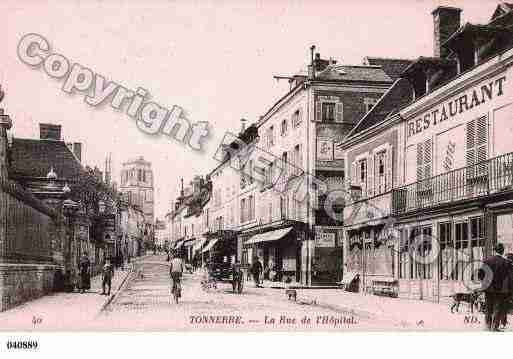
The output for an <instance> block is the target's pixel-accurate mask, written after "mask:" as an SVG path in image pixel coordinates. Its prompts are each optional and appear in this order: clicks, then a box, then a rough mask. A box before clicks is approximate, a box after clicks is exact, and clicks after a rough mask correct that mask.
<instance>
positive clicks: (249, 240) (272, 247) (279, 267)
mask: <svg viewBox="0 0 513 359" xmlns="http://www.w3.org/2000/svg"><path fill="white" fill-rule="evenodd" d="M304 233H305V232H304V224H303V223H301V222H295V221H280V222H279V223H277V224H275V225H271V226H266V227H263V228H262V227H259V228H255V229H250V230H247V231H244V232H242V233H241V234H240V238H241V241H242V244H243V247H242V263H243V265H244V266H245V267H249V266H250V265H251V264H252V263H253V262H254V260H255V258H258V259H259V260H260V262H261V263H262V265H263V268H264V279H265V280H271V281H276V282H286V283H290V282H300V280H301V243H302V242H301V239H302V238H304Z"/></svg>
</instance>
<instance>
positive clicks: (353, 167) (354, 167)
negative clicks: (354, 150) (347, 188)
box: [351, 161, 358, 185]
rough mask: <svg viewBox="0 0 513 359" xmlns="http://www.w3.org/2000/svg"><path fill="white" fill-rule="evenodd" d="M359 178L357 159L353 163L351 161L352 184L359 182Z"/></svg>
mask: <svg viewBox="0 0 513 359" xmlns="http://www.w3.org/2000/svg"><path fill="white" fill-rule="evenodd" d="M357 178H358V174H357V165H356V161H353V163H351V184H352V185H356V184H357Z"/></svg>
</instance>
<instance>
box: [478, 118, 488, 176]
mask: <svg viewBox="0 0 513 359" xmlns="http://www.w3.org/2000/svg"><path fill="white" fill-rule="evenodd" d="M487 155H488V123H487V118H486V116H485V117H481V118H478V119H477V126H476V163H479V162H484V161H486V159H487V157H488V156H487ZM478 171H479V172H480V174H483V172H485V171H486V165H485V164H483V165H480V166H479V167H478Z"/></svg>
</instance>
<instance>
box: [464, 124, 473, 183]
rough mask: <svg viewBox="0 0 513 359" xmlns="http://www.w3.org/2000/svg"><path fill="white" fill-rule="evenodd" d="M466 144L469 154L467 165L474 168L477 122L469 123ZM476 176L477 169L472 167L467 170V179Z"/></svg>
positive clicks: (467, 155) (467, 154)
mask: <svg viewBox="0 0 513 359" xmlns="http://www.w3.org/2000/svg"><path fill="white" fill-rule="evenodd" d="M465 137H466V144H467V153H466V162H467V163H466V165H467V166H473V165H474V164H475V163H476V162H475V160H476V121H475V120H472V121H469V122H467V126H466V131H465ZM474 174H475V168H474V167H470V168H467V177H473V176H474Z"/></svg>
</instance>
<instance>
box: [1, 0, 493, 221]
mask: <svg viewBox="0 0 513 359" xmlns="http://www.w3.org/2000/svg"><path fill="white" fill-rule="evenodd" d="M498 3H499V1H497V0H467V1H456V0H453V1H451V0H447V1H446V0H443V1H433V0H431V1H420V0H419V1H415V0H411V1H399V0H379V1H378V0H373V1H371V0H358V1H356V0H348V1H342V0H338V1H337V0H320V1H285V0H275V1H271V0H269V1H248V0H239V1H233V0H231V1H189V0H187V1H186V0H182V1H164V0H146V1H143V0H126V1H118V0H111V1H106V0H104V1H95V0H82V1H79V0H75V1H73V0H66V1H65V0H48V1H45V0H41V1H35V0H22V1H20V0H2V2H1V3H0V12H1V13H2V15H3V16H2V21H1V22H0V23H1V25H0V26H1V27H3V28H0V29H1V30H2V31H0V41H1V43H2V44H3V51H2V58H1V60H0V64H1V66H0V84H1V86H2V88H3V90H4V91H5V93H6V96H5V99H4V101H3V102H2V104H1V107H3V108H4V109H5V112H6V113H7V114H9V115H10V116H11V119H12V120H13V129H12V131H11V132H12V134H13V136H15V137H21V138H38V136H39V127H38V124H39V123H42V122H49V123H55V124H60V125H62V131H63V137H64V139H65V140H66V141H73V142H82V143H83V154H82V157H83V163H84V164H88V165H91V166H95V165H96V166H98V167H100V168H101V169H103V163H104V159H105V157H106V155H107V154H108V153H109V152H111V153H112V160H113V172H114V174H113V176H114V179H115V180H116V181H117V182H119V170H120V168H121V164H122V163H123V162H124V161H126V160H128V159H131V158H135V157H138V156H144V158H145V159H147V160H149V161H151V162H152V166H153V171H154V175H155V199H156V208H155V213H156V216H158V217H162V216H163V215H164V214H165V213H166V212H168V211H169V210H170V209H171V202H172V200H173V199H174V198H175V197H176V196H177V193H178V190H179V183H180V178H182V177H183V178H184V181H185V182H186V183H187V182H189V181H190V180H191V179H192V177H193V176H194V175H195V174H200V175H204V174H207V173H209V172H210V171H211V170H212V169H213V168H214V167H215V164H216V163H215V160H214V159H213V155H214V153H215V150H216V149H217V146H218V145H219V142H220V141H221V139H222V137H223V135H224V134H225V132H226V131H231V132H235V131H238V130H240V119H241V118H245V119H248V120H249V122H255V121H256V120H257V119H258V118H259V116H260V115H262V114H264V113H265V112H266V111H267V110H268V109H269V107H271V105H272V104H273V103H274V102H275V101H276V100H278V99H279V98H280V97H281V96H283V95H284V94H285V93H286V92H287V90H288V83H287V82H286V81H280V82H278V81H276V80H275V79H274V78H273V75H291V74H294V73H296V72H298V71H299V70H301V69H304V68H305V66H306V64H307V63H308V61H309V58H310V53H309V51H310V50H309V48H310V46H311V45H316V48H317V51H318V52H320V54H321V56H322V57H323V58H329V57H332V58H334V59H335V60H337V62H338V63H341V64H361V63H362V60H363V58H364V57H365V56H380V57H394V58H407V59H415V58H417V57H419V56H431V55H432V54H433V36H432V33H433V20H432V16H431V11H432V10H433V9H435V8H436V7H437V6H439V5H447V6H456V7H459V8H461V9H463V13H462V17H463V18H462V22H472V23H486V22H487V21H488V20H489V19H490V17H491V14H492V13H493V11H494V9H495V7H496V6H497V4H498ZM28 33H37V34H40V35H42V36H44V38H46V39H47V40H48V42H49V44H50V47H51V49H50V50H51V52H52V53H58V54H61V55H63V56H65V57H66V58H67V59H68V60H69V61H70V62H71V63H75V62H76V63H79V64H81V65H83V66H86V67H88V68H89V69H91V70H92V71H93V72H94V73H98V74H101V75H103V76H104V77H105V78H106V79H108V80H110V81H115V82H117V83H118V84H121V85H123V86H125V87H126V88H129V89H133V90H135V89H137V88H138V87H142V88H144V89H146V90H147V91H148V92H149V94H150V98H151V100H152V101H155V102H157V103H158V104H160V105H162V106H164V107H167V108H168V109H171V108H172V106H173V105H178V106H181V107H182V108H184V109H185V110H186V111H187V113H188V115H189V118H190V119H191V121H193V122H197V121H207V122H208V123H209V124H210V136H209V138H208V139H207V141H206V142H205V143H204V151H201V152H197V151H193V150H191V149H190V148H189V147H186V146H184V145H183V144H182V143H180V142H178V141H176V140H174V139H171V138H169V137H166V136H149V135H146V134H144V133H142V132H141V131H140V130H139V129H138V128H137V126H136V124H135V121H134V120H133V119H131V118H130V117H128V116H127V115H126V113H125V112H122V111H117V110H114V109H112V108H111V107H110V106H100V107H91V106H89V105H88V104H86V103H85V102H84V93H80V92H77V93H74V94H71V95H70V94H67V93H65V92H63V91H62V90H61V88H62V85H63V82H64V80H59V79H54V78H51V77H49V76H48V75H47V74H46V73H45V71H44V70H42V69H41V68H40V69H34V68H31V67H30V66H27V65H26V64H24V63H23V62H21V61H20V59H19V58H18V56H17V46H18V43H19V41H20V40H21V38H22V37H23V36H24V35H25V34H28Z"/></svg>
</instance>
